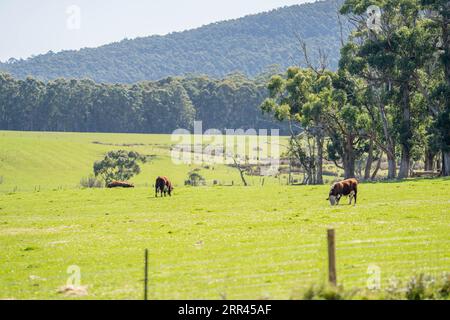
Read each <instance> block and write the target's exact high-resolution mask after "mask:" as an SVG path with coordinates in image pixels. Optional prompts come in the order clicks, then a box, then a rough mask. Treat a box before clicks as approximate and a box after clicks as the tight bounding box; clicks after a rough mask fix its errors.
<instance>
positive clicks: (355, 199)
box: [354, 191, 358, 206]
mask: <svg viewBox="0 0 450 320" xmlns="http://www.w3.org/2000/svg"><path fill="white" fill-rule="evenodd" d="M357 194H358V192H357V191H355V195H354V198H355V206H356V196H357Z"/></svg>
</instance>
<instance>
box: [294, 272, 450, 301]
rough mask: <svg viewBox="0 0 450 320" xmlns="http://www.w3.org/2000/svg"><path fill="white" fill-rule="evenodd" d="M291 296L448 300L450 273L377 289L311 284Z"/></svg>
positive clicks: (420, 276)
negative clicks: (350, 288) (304, 289)
mask: <svg viewBox="0 0 450 320" xmlns="http://www.w3.org/2000/svg"><path fill="white" fill-rule="evenodd" d="M291 298H292V299H302V300H368V299H370V300H374V299H375V300H446V299H450V274H449V273H444V274H443V275H442V277H433V276H428V275H419V276H414V277H411V278H410V280H409V281H407V282H406V283H405V285H404V286H395V288H387V289H386V290H377V291H371V290H368V289H353V290H344V288H343V287H337V288H334V287H329V286H311V287H309V288H308V289H307V290H306V291H297V292H296V291H294V292H293V294H292V296H291Z"/></svg>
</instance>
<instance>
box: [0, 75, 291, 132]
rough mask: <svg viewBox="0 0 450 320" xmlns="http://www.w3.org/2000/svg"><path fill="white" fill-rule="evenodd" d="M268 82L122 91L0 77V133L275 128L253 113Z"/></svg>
mask: <svg viewBox="0 0 450 320" xmlns="http://www.w3.org/2000/svg"><path fill="white" fill-rule="evenodd" d="M268 80H269V77H268V75H261V76H259V77H256V78H255V79H249V78H247V77H246V76H244V75H242V74H231V75H229V76H227V77H225V78H223V79H221V80H216V79H211V78H208V77H206V76H198V77H180V78H174V77H169V78H166V79H163V80H160V81H144V82H139V83H136V84H132V85H127V84H100V83H96V82H94V81H92V80H76V79H71V80H65V79H57V80H54V81H49V82H43V81H40V80H37V79H35V78H31V77H28V78H27V79H25V80H20V79H15V78H13V77H12V76H10V75H8V74H0V130H26V131H63V132H65V131H76V132H125V133H171V132H173V130H175V129H177V128H184V129H191V128H192V126H193V122H194V120H202V121H203V127H204V128H205V130H206V129H211V128H214V129H219V130H223V129H226V128H230V129H249V128H255V129H260V128H265V129H270V128H273V129H275V128H280V129H283V128H285V125H284V124H280V123H279V122H277V121H276V120H274V119H273V118H272V117H270V116H269V115H265V116H264V115H262V113H261V110H260V109H259V105H260V104H261V103H262V102H263V101H264V99H265V98H266V97H267V96H268V91H267V89H266V85H267V82H268ZM282 132H286V131H285V130H284V131H283V130H282Z"/></svg>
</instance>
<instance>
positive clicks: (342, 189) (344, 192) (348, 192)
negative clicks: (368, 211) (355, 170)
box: [327, 179, 358, 206]
mask: <svg viewBox="0 0 450 320" xmlns="http://www.w3.org/2000/svg"><path fill="white" fill-rule="evenodd" d="M357 195H358V180H356V179H347V180H344V181H340V182H336V183H335V184H333V185H332V186H331V190H330V194H329V197H328V199H327V200H330V204H331V205H332V206H334V205H339V200H341V197H342V196H348V197H349V200H350V201H349V205H350V204H352V199H353V198H354V199H355V205H356V197H357Z"/></svg>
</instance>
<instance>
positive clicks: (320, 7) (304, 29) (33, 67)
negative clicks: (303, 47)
mask: <svg viewBox="0 0 450 320" xmlns="http://www.w3.org/2000/svg"><path fill="white" fill-rule="evenodd" d="M341 4H342V0H328V1H322V2H315V3H310V4H302V5H295V6H290V7H284V8H280V9H277V10H272V11H270V12H266V13H260V14H256V15H250V16H246V17H243V18H240V19H236V20H230V21H224V22H218V23H213V24H210V25H207V26H203V27H200V28H198V29H194V30H189V31H184V32H176V33H171V34H168V35H166V36H150V37H145V38H137V39H133V40H123V41H120V42H117V43H112V44H109V45H105V46H102V47H99V48H87V49H82V50H78V51H63V52H60V53H53V52H49V53H47V54H44V55H39V56H35V57H32V58H30V59H27V60H14V59H11V60H10V61H8V62H7V63H0V71H4V72H6V73H9V74H11V75H13V76H14V77H16V78H19V79H25V78H26V77H27V76H33V77H34V78H36V79H39V80H45V81H47V80H55V79H57V78H69V79H73V78H76V79H86V78H87V79H92V80H93V81H96V82H106V83H135V82H139V81H144V80H159V79H163V78H166V77H169V76H185V75H188V74H195V75H202V74H206V75H208V76H210V77H215V78H223V77H225V76H226V75H227V74H230V73H233V72H236V71H238V72H242V73H243V74H245V75H247V76H249V77H254V76H256V75H258V74H260V73H262V72H264V71H265V70H266V69H267V67H268V66H271V65H274V64H277V65H280V66H281V68H282V69H284V68H286V67H288V66H291V65H299V64H301V63H302V57H303V55H302V53H301V52H300V50H299V41H298V40H299V38H301V39H302V40H303V41H305V42H306V43H307V44H308V46H309V48H310V49H311V58H313V59H314V58H315V54H316V52H317V50H316V49H317V48H323V49H325V50H326V54H327V56H328V60H329V67H330V68H331V69H332V70H335V69H336V68H337V65H338V61H339V48H340V31H341V29H340V27H339V22H338V19H337V11H338V9H339V8H340V7H341ZM348 33H349V30H348V27H347V25H344V28H343V36H344V38H345V39H346V38H347V35H348Z"/></svg>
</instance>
